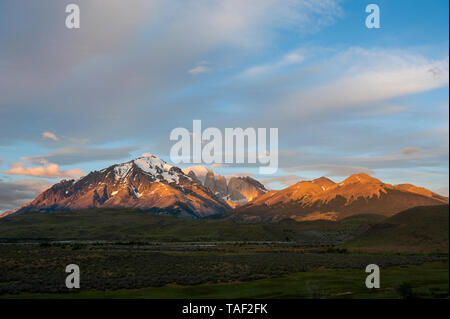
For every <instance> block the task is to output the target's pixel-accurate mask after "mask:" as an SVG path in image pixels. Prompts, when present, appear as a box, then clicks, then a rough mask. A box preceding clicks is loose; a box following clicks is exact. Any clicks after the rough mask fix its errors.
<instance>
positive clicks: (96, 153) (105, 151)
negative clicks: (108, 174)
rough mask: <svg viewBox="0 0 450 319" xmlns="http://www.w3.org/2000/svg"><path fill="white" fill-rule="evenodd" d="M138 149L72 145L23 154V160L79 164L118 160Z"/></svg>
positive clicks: (34, 162) (35, 162)
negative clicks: (46, 151) (51, 151)
mask: <svg viewBox="0 0 450 319" xmlns="http://www.w3.org/2000/svg"><path fill="white" fill-rule="evenodd" d="M133 150H136V148H135V147H132V146H129V147H117V148H94V147H79V146H76V147H75V146H71V147H64V148H61V149H59V150H57V151H55V152H53V153H49V154H44V155H37V156H23V157H22V160H23V161H25V162H27V163H33V164H42V163H46V162H49V163H57V164H60V165H68V164H77V163H83V162H91V161H98V160H118V159H124V158H129V157H131V154H130V152H131V151H133Z"/></svg>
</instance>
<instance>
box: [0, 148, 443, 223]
mask: <svg viewBox="0 0 450 319" xmlns="http://www.w3.org/2000/svg"><path fill="white" fill-rule="evenodd" d="M446 203H448V198H447V197H444V196H441V195H438V194H436V193H433V192H431V191H429V190H427V189H425V188H421V187H417V186H414V185H411V184H400V185H390V184H386V183H383V182H381V181H380V180H378V179H376V178H374V177H371V176H369V175H367V174H364V173H360V174H354V175H352V176H350V177H348V178H347V179H345V180H344V181H342V182H340V183H335V182H333V181H332V180H330V179H328V178H326V177H321V178H318V179H314V180H311V181H300V182H298V183H296V184H294V185H292V186H290V187H287V188H285V189H282V190H277V191H267V189H266V188H265V186H264V185H263V184H261V183H260V182H258V181H257V180H255V179H253V178H251V177H248V176H247V177H231V178H230V179H229V180H227V178H226V177H224V176H221V175H215V174H214V172H213V171H212V170H208V169H207V168H206V167H204V166H194V167H191V168H185V169H180V168H178V167H176V166H172V165H169V164H168V163H166V162H165V161H163V160H161V159H160V158H158V157H156V156H154V155H151V156H146V157H140V158H136V159H134V160H131V161H129V162H126V163H122V164H116V165H112V166H110V167H108V168H105V169H103V170H100V171H93V172H91V173H89V174H88V175H86V176H84V177H82V178H79V179H77V180H74V179H72V180H63V181H61V182H59V183H57V184H55V185H53V186H52V187H50V188H49V189H47V190H46V191H44V192H43V193H42V194H40V195H39V196H37V197H36V198H35V199H34V200H33V201H32V202H30V203H28V204H26V205H24V206H23V207H21V208H18V209H16V210H14V211H10V212H6V213H4V214H3V215H2V216H1V217H5V216H7V215H11V214H14V215H15V214H20V213H24V212H55V211H72V210H82V209H92V208H138V209H142V210H144V211H148V212H153V213H158V214H171V215H176V216H181V217H190V218H206V217H215V218H225V219H230V220H239V221H277V220H282V219H288V218H290V219H294V220H297V221H305V220H316V219H329V220H337V219H342V218H345V217H348V216H351V215H357V214H379V215H384V216H392V215H394V214H396V213H398V212H400V211H404V210H406V209H409V208H412V207H416V206H423V205H442V204H446Z"/></svg>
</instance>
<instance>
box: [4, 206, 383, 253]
mask: <svg viewBox="0 0 450 319" xmlns="http://www.w3.org/2000/svg"><path fill="white" fill-rule="evenodd" d="M380 218H382V217H380V216H370V215H368V216H352V217H350V218H348V219H344V220H342V221H339V222H334V221H326V220H317V221H308V222H296V221H293V220H283V221H279V222H275V223H236V222H232V221H226V220H214V219H202V220H195V219H180V218H176V217H174V216H170V215H155V214H150V213H147V212H143V211H139V210H130V209H122V210H107V209H95V210H83V211H78V212H59V213H52V214H43V213H23V214H19V215H14V216H9V217H6V218H2V219H0V240H9V241H11V240H106V241H141V242H150V241H168V242H170V241H288V242H297V243H299V244H304V245H335V244H340V243H343V242H345V241H347V240H348V239H350V238H352V237H354V236H356V235H357V234H359V233H361V232H362V231H365V230H367V228H368V225H369V224H373V223H376V222H378V221H379V219H380Z"/></svg>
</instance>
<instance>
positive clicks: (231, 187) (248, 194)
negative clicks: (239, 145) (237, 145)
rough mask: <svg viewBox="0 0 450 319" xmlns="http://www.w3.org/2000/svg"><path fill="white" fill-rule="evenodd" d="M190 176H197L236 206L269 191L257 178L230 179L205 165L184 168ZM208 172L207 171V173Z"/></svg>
mask: <svg viewBox="0 0 450 319" xmlns="http://www.w3.org/2000/svg"><path fill="white" fill-rule="evenodd" d="M183 171H184V172H185V173H187V174H188V176H190V177H192V178H197V179H198V180H199V181H200V182H202V183H203V185H204V186H205V187H208V188H209V189H211V190H213V191H214V193H215V194H216V195H217V196H219V197H221V198H222V199H224V200H225V201H227V203H228V204H229V205H230V206H232V207H236V206H238V205H240V204H245V203H247V202H249V201H252V200H254V199H255V198H257V197H258V196H260V195H263V194H265V193H266V192H267V189H266V188H265V186H264V185H263V184H261V183H260V182H258V181H257V180H255V179H253V178H251V177H249V176H246V177H240V176H239V177H231V178H230V180H229V181H227V179H226V178H225V177H224V176H221V175H216V174H214V172H213V171H212V170H211V169H210V170H207V169H206V168H205V167H204V166H193V167H189V168H186V169H183ZM205 172H206V173H205Z"/></svg>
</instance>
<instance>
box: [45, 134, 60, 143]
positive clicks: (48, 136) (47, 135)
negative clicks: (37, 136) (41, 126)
mask: <svg viewBox="0 0 450 319" xmlns="http://www.w3.org/2000/svg"><path fill="white" fill-rule="evenodd" d="M42 138H44V139H51V140H54V141H56V142H58V141H59V137H57V136H56V135H55V134H54V133H52V132H43V133H42Z"/></svg>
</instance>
